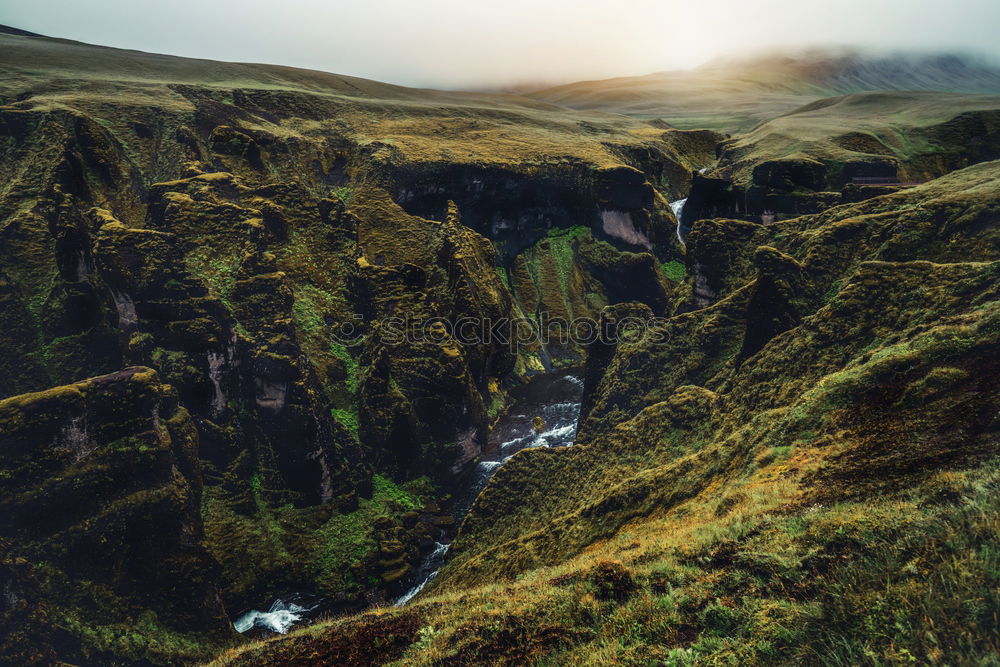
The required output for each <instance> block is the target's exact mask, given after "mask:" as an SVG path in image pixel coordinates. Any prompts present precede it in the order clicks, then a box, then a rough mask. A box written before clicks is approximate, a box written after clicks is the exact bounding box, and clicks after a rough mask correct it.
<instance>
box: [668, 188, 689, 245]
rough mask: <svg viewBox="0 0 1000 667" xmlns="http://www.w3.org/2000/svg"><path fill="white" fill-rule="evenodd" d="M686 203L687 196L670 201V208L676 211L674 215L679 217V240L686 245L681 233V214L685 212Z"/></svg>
mask: <svg viewBox="0 0 1000 667" xmlns="http://www.w3.org/2000/svg"><path fill="white" fill-rule="evenodd" d="M686 203H687V197H685V198H684V199H678V200H677V201H672V202H670V210H672V211H673V212H674V217H675V218H677V240H678V241H680V242H681V245H684V236H683V235H682V233H681V214H682V213H683V212H684V204H686Z"/></svg>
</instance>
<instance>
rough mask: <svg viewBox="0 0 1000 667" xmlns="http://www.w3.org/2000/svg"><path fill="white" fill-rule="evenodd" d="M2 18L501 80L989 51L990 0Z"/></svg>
mask: <svg viewBox="0 0 1000 667" xmlns="http://www.w3.org/2000/svg"><path fill="white" fill-rule="evenodd" d="M0 23H5V24H8V25H12V26H15V27H19V28H23V29H27V30H31V31H35V32H40V33H43V34H47V35H51V36H54V37H65V38H69V39H76V40H79V41H85V42H90V43H95V44H103V45H108V46H118V47H124V48H134V49H141V50H145V51H153V52H159V53H169V54H174V55H182V56H190V57H200V58H213V59H218V60H233V61H243V62H267V63H276V64H284V65H292V66H296V67H307V68H312V69H321V70H327V71H332V72H338V73H341V74H350V75H354V76H361V77H366V78H372V79H378V80H382V81H390V82H393V83H400V84H404V85H411V86H427V87H437V88H465V89H468V88H508V87H511V86H515V85H522V84H543V83H558V82H567V81H575V80H580V79H597V78H607V77H613V76H625V75H636V74H646V73H649V72H654V71H660V70H666V69H677V68H687V67H693V66H696V65H698V64H701V63H703V62H705V61H708V60H711V59H713V58H716V57H719V56H731V55H734V54H736V55H738V54H740V53H745V52H751V51H757V50H760V49H773V48H786V47H787V48H798V47H801V46H814V45H826V44H841V45H856V46H862V47H880V48H898V49H908V50H924V51H942V50H955V49H960V50H963V51H968V50H972V51H979V52H983V53H987V54H992V55H994V56H995V55H998V54H1000V45H998V44H1000V43H998V42H997V40H996V36H995V30H996V26H998V25H1000V3H998V2H996V0H952V2H949V3H940V2H938V1H937V0H935V1H934V2H931V1H930V0H881V1H880V2H872V0H840V1H838V2H827V3H817V2H807V1H803V0H756V1H755V2H746V1H745V0H700V1H698V2H690V1H689V0H683V1H675V0H575V1H557V0H548V1H545V0H533V1H528V0H506V1H505V2H468V1H467V0H422V1H421V2H412V0H405V1H404V0H368V1H366V2H357V1H356V0H351V1H349V2H348V1H344V0H333V1H330V0H326V1H323V0H284V1H283V2H278V3H276V2H272V1H270V0H268V1H264V0H245V1H243V2H220V1H216V2H204V0H174V1H173V2H160V3H138V2H135V1H134V0H92V1H91V2H86V3H83V2H79V0H34V1H33V2H30V3H27V2H25V3H18V4H17V5H15V6H13V7H11V6H8V7H5V8H4V9H2V10H0Z"/></svg>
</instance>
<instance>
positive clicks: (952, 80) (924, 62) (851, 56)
mask: <svg viewBox="0 0 1000 667" xmlns="http://www.w3.org/2000/svg"><path fill="white" fill-rule="evenodd" d="M868 90H884V91H888V90H900V91H903V90H906V91H915V90H928V91H947V92H954V93H978V94H992V95H996V94H1000V69H998V68H996V67H995V66H993V65H990V64H988V63H981V62H978V61H976V60H974V59H971V58H967V57H961V56H954V55H911V56H908V55H891V56H890V55H886V56H880V55H875V54H866V53H858V52H851V51H830V50H822V49H819V50H812V51H805V52H791V53H787V54H775V55H762V56H748V57H742V58H729V59H720V60H718V61H713V62H711V63H708V64H706V65H704V66H702V67H699V68H697V69H695V70H691V71H678V72H660V73H657V74H650V75H647V76H640V77H623V78H618V79H608V80H601V81H583V82H578V83H571V84H566V85H562V86H556V87H553V88H547V89H544V90H539V91H532V92H530V93H528V96H529V97H532V98H534V99H537V100H542V101H545V102H551V103H553V104H560V105H563V106H567V107H570V108H572V109H589V110H600V111H608V112H612V113H621V114H627V115H630V116H636V117H639V118H659V119H663V120H665V121H667V122H668V123H670V124H671V125H674V126H676V127H681V128H702V127H708V128H712V129H716V130H719V131H723V132H745V131H748V130H750V129H752V128H753V127H754V126H756V125H757V124H759V123H761V122H764V121H766V120H770V119H772V118H774V117H776V116H779V115H781V114H783V113H787V112H789V111H792V110H793V109H796V108H798V107H800V106H802V105H804V104H807V103H809V102H812V101H815V100H817V99H820V98H824V97H833V96H838V95H847V94H850V93H856V92H861V91H868Z"/></svg>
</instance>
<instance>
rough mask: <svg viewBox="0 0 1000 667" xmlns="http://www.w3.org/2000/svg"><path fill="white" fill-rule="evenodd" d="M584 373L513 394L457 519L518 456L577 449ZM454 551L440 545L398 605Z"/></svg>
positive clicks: (555, 375) (535, 382)
mask: <svg viewBox="0 0 1000 667" xmlns="http://www.w3.org/2000/svg"><path fill="white" fill-rule="evenodd" d="M578 372H579V371H578V370H560V371H553V372H551V373H546V374H545V375H538V376H535V377H534V378H532V379H531V380H529V381H528V382H527V383H525V384H523V385H521V386H520V387H516V388H514V389H513V390H512V391H511V392H510V394H511V399H512V404H511V406H510V409H509V410H508V411H507V413H506V414H504V415H503V416H502V417H501V418H500V420H499V421H498V422H497V423H496V425H495V426H494V427H493V429H492V430H491V431H490V437H489V439H488V441H487V444H486V451H484V452H483V455H482V456H481V457H480V459H479V462H478V463H477V464H476V467H475V469H474V470H473V471H472V474H471V477H470V479H469V481H468V482H467V486H466V487H465V489H464V491H463V492H462V493H461V494H460V495H459V498H458V501H457V502H456V503H455V508H454V514H455V520H456V521H457V522H458V523H459V524H461V522H462V520H463V519H464V518H465V515H466V514H468V512H469V509H470V508H471V507H472V504H473V503H474V502H475V500H476V497H477V496H479V494H480V492H482V490H483V489H484V488H486V484H487V482H489V481H490V478H491V477H493V475H494V474H496V471H497V470H499V469H500V467H501V466H502V465H503V464H504V463H506V462H507V461H508V460H510V457H512V456H514V454H517V453H518V452H519V451H521V450H522V449H529V448H532V447H569V446H570V445H572V444H573V440H574V439H576V426H577V419H578V418H579V416H580V405H581V400H582V398H583V380H581V379H580V378H579V377H578V376H577V373H578ZM536 417H540V418H541V420H542V424H541V425H540V426H541V428H536V427H535V418H536ZM448 546H449V544H443V543H440V542H439V543H437V545H436V546H435V548H434V551H433V552H431V553H430V554H429V555H428V556H427V557H426V558H425V559H424V560H423V562H421V564H420V566H419V567H418V568H417V576H416V578H415V581H416V582H417V583H416V584H415V585H414V586H413V587H412V588H410V590H408V591H407V592H406V593H404V594H403V595H402V596H400V597H399V598H398V599H397V600H396V605H397V606H398V605H404V604H406V603H407V602H409V601H410V600H411V599H413V597H414V596H416V595H417V593H419V592H420V591H421V590H423V588H424V586H426V585H427V583H428V582H430V581H431V579H433V578H434V577H435V576H436V575H437V573H438V570H439V569H441V566H442V565H444V559H445V555H446V554H447V553H448Z"/></svg>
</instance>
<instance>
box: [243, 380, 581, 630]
mask: <svg viewBox="0 0 1000 667" xmlns="http://www.w3.org/2000/svg"><path fill="white" fill-rule="evenodd" d="M578 373H579V369H571V370H557V371H553V372H551V373H546V374H544V375H537V376H535V377H533V378H531V379H530V380H529V381H528V382H526V383H525V384H523V385H520V386H518V387H515V388H514V389H512V390H511V391H510V398H511V403H510V408H509V409H508V410H507V412H506V413H505V414H504V415H503V416H502V417H501V418H500V420H499V421H498V422H497V423H496V425H495V426H494V427H493V429H492V430H491V431H490V436H489V438H488V439H487V443H486V449H485V451H484V452H483V455H482V456H481V457H480V459H479V461H478V462H477V463H476V466H475V468H474V469H473V470H472V471H471V473H470V474H469V477H468V478H467V480H466V482H465V484H464V486H463V488H461V489H460V490H459V492H458V493H457V494H456V497H457V500H456V502H455V505H454V508H453V510H452V513H453V514H454V516H455V520H456V522H457V523H458V524H461V522H462V520H463V519H464V518H465V515H466V514H467V513H468V512H469V509H470V508H471V507H472V504H473V503H474V502H475V500H476V497H477V496H478V495H479V494H480V492H482V490H483V489H484V488H486V484H487V483H488V482H489V481H490V478H491V477H492V476H493V475H494V474H495V473H496V471H497V470H499V469H500V467H501V466H502V465H503V464H504V463H505V462H506V461H508V460H509V459H510V458H511V457H512V456H514V455H515V454H516V453H517V452H519V451H521V450H522V449H529V448H532V447H569V446H570V445H572V444H573V441H574V439H575V438H576V427H577V419H578V418H579V416H580V406H581V400H582V398H583V380H581V379H580V377H579V376H578ZM536 418H541V420H542V421H541V422H540V423H539V424H538V426H539V428H536ZM449 546H450V542H437V543H436V544H435V547H434V550H433V551H432V552H431V553H429V554H428V555H427V556H425V557H424V559H423V560H422V561H421V563H420V565H419V566H418V567H417V570H416V573H415V575H414V577H413V582H414V584H413V585H412V586H411V587H410V588H409V590H407V591H406V592H405V593H404V594H403V595H401V596H400V597H399V598H397V599H396V601H395V604H396V605H397V606H398V605H404V604H406V603H407V602H409V601H410V600H411V599H413V598H414V597H415V596H416V595H417V594H418V593H419V592H420V591H421V590H423V588H424V586H426V585H427V583H428V582H430V581H431V580H432V579H433V578H434V577H435V576H436V575H437V573H438V570H440V569H441V566H442V565H444V560H445V556H446V555H447V553H448V547H449ZM321 602H322V601H321V600H320V599H319V598H316V597H314V596H307V595H303V594H299V593H296V594H291V595H288V596H283V597H282V598H281V599H277V600H275V601H274V602H273V603H272V604H271V606H270V607H269V608H268V610H267V611H259V610H256V609H251V610H249V611H246V612H244V613H242V614H241V615H240V616H239V617H238V618H237V619H236V621H235V622H234V623H233V627H234V628H235V629H236V630H237V631H238V632H240V633H245V632H248V631H250V630H253V629H255V628H256V629H257V630H256V632H263V633H265V634H268V633H279V634H284V633H286V632H288V631H289V629H291V627H292V626H293V625H295V624H303V623H305V624H308V623H310V622H313V621H314V620H316V617H317V616H318V615H319V614H320V611H321V609H322V604H321Z"/></svg>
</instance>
